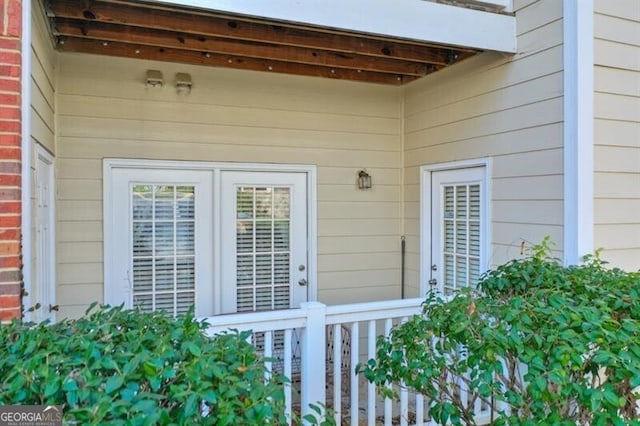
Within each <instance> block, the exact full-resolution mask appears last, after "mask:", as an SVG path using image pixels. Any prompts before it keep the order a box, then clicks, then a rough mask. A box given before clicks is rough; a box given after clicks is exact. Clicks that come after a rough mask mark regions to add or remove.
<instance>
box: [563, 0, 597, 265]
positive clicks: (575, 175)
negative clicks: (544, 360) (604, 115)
mask: <svg viewBox="0 0 640 426" xmlns="http://www.w3.org/2000/svg"><path fill="white" fill-rule="evenodd" d="M563 7H564V9H563V14H564V29H563V31H564V52H565V53H564V247H563V251H564V262H565V264H567V265H574V264H577V263H579V262H580V260H581V258H582V256H584V255H585V254H590V253H592V252H593V239H594V235H593V232H594V227H593V221H594V219H593V216H594V213H593V208H594V207H593V193H594V192H593V191H594V190H593V172H594V166H593V137H594V133H593V132H594V130H593V127H594V118H593V115H594V106H593V102H594V94H593V92H594V82H593V79H594V75H593V74H594V70H593V68H594V53H593V36H594V32H593V13H594V12H593V0H564V4H563Z"/></svg>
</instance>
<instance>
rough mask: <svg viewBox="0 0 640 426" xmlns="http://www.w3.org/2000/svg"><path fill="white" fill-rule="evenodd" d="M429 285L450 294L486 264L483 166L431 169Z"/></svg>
mask: <svg viewBox="0 0 640 426" xmlns="http://www.w3.org/2000/svg"><path fill="white" fill-rule="evenodd" d="M430 194H431V250H430V252H431V259H430V265H429V266H430V273H429V274H430V277H431V278H430V280H429V284H430V286H431V289H434V290H438V291H440V292H441V294H443V295H445V296H449V295H451V294H453V292H454V291H455V290H456V289H459V288H461V287H467V286H474V285H476V283H477V282H478V278H479V276H480V273H482V272H484V270H485V268H486V253H485V248H484V247H485V244H484V241H485V239H486V238H487V236H486V229H485V227H486V223H487V222H486V214H487V213H486V211H487V209H486V207H485V205H486V185H485V169H484V168H483V167H473V168H466V169H457V170H446V171H437V172H432V173H431V188H430Z"/></svg>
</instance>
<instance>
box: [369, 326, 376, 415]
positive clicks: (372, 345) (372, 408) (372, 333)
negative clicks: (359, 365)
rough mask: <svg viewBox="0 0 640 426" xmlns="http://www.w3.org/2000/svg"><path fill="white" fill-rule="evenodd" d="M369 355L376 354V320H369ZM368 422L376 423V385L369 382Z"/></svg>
mask: <svg viewBox="0 0 640 426" xmlns="http://www.w3.org/2000/svg"><path fill="white" fill-rule="evenodd" d="M367 347H368V351H367V357H368V359H371V358H374V357H375V356H376V321H375V320H371V321H369V332H368V333H367ZM367 423H368V424H369V426H374V425H375V424H376V385H375V384H374V383H371V382H369V383H368V384H367Z"/></svg>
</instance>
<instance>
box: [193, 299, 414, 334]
mask: <svg viewBox="0 0 640 426" xmlns="http://www.w3.org/2000/svg"><path fill="white" fill-rule="evenodd" d="M422 302H423V299H421V298H415V299H399V300H385V301H380V302H367V303H352V304H346V305H333V306H326V317H325V318H326V324H327V325H331V324H343V323H349V322H355V321H371V320H384V319H389V318H400V317H408V316H412V315H418V314H420V313H421V312H422ZM313 303H314V304H318V305H320V306H324V305H322V304H319V303H318V302H313ZM200 319H201V320H206V321H207V323H208V324H209V327H208V328H207V334H208V335H210V336H212V335H215V334H218V333H221V332H223V331H226V330H229V329H237V330H253V331H254V332H262V331H273V330H286V329H293V328H299V327H305V326H306V323H307V309H305V308H299V309H282V310H277V311H261V312H246V313H236V314H224V315H216V316H211V317H205V318H200Z"/></svg>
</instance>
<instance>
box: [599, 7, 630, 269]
mask: <svg viewBox="0 0 640 426" xmlns="http://www.w3.org/2000/svg"><path fill="white" fill-rule="evenodd" d="M594 32H595V34H594V36H595V39H594V47H595V49H594V51H595V70H594V86H595V94H594V98H595V129H594V130H595V138H594V139H595V141H594V143H595V147H594V149H595V152H594V157H595V158H594V160H595V176H594V195H595V210H594V222H595V236H594V237H595V238H594V245H595V247H596V248H604V249H605V250H604V252H603V257H604V258H605V259H606V260H608V261H609V262H610V263H611V265H612V266H617V267H620V268H623V269H627V270H638V269H640V3H639V2H638V0H616V1H611V0H596V1H595V15H594Z"/></svg>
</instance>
